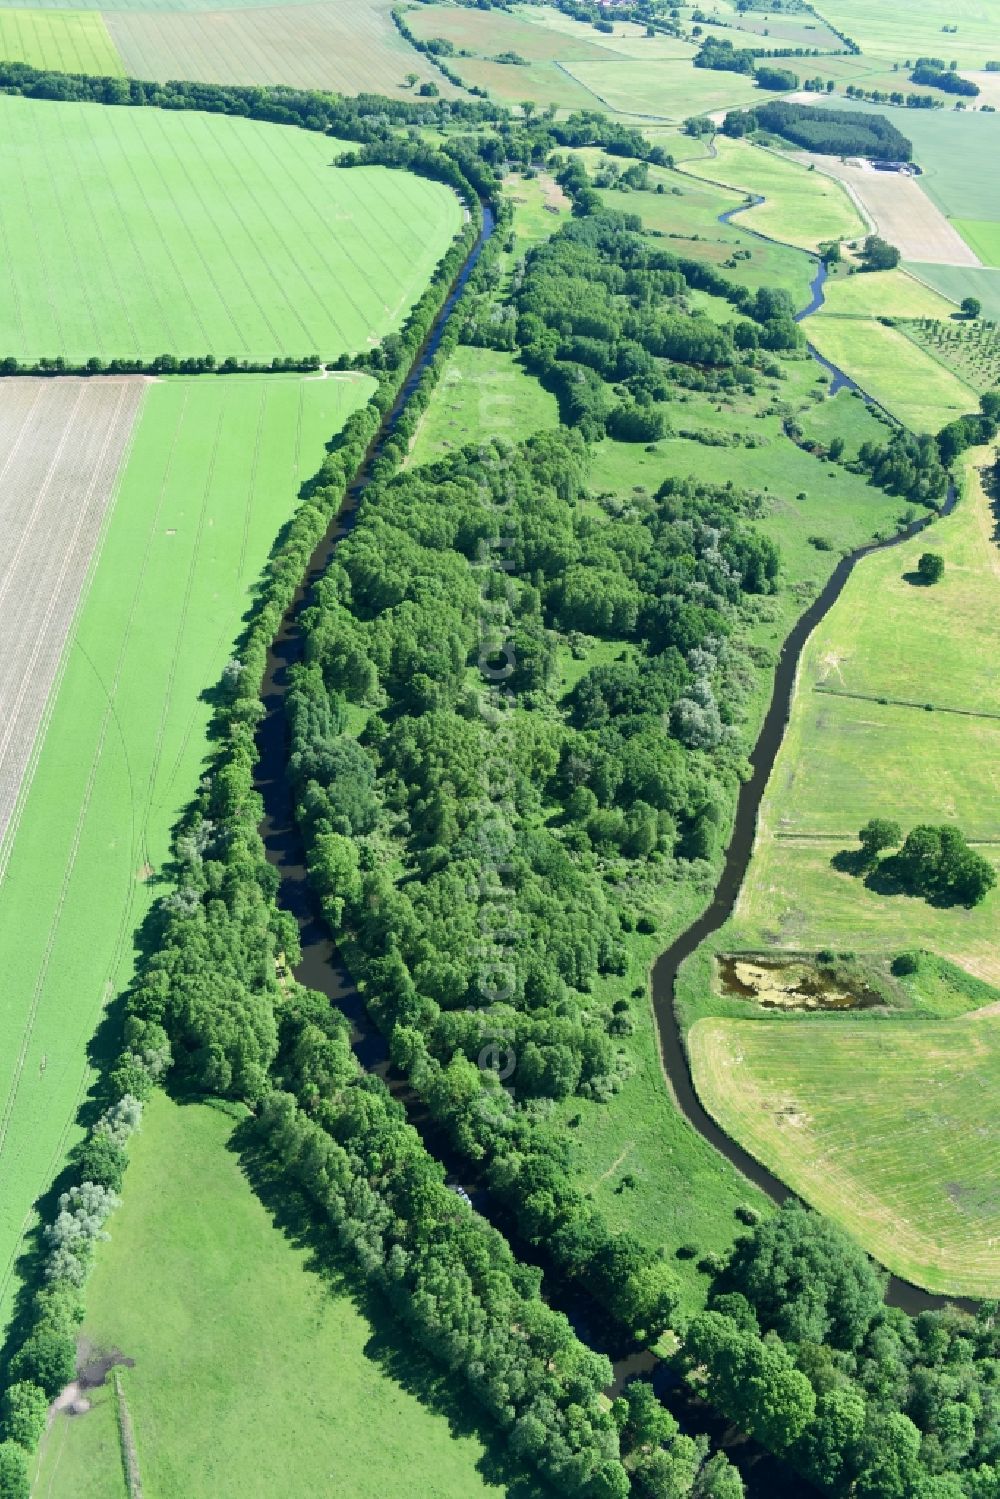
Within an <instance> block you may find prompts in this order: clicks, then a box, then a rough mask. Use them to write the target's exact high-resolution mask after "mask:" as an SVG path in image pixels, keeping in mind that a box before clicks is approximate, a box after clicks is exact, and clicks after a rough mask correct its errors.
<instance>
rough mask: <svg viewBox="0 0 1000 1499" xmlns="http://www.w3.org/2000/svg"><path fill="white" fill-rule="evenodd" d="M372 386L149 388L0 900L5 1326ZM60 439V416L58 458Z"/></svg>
mask: <svg viewBox="0 0 1000 1499" xmlns="http://www.w3.org/2000/svg"><path fill="white" fill-rule="evenodd" d="M371 388H372V383H371V381H370V380H368V379H366V378H364V377H359V376H351V375H345V376H339V377H331V378H329V379H319V378H309V379H300V378H296V377H275V378H265V377H261V378H257V377H252V376H246V377H242V378H241V377H234V378H232V379H225V378H215V379H209V380H208V381H205V380H202V381H201V382H200V383H199V382H198V381H197V380H175V381H171V382H169V383H155V382H154V383H147V384H146V386H145V389H146V396H145V401H144V404H143V408H142V412H141V415H140V417H139V420H138V424H137V426H136V430H135V433H134V437H133V442H132V448H131V452H130V455H129V459H128V463H127V465H126V467H125V469H124V471H123V474H122V477H121V481H120V485H119V488H118V493H117V496H116V498H115V499H114V502H113V512H112V514H111V517H110V521H109V524H108V527H107V534H106V536H105V538H104V542H103V547H102V550H101V556H100V562H99V565H98V566H97V567H96V568H95V570H94V576H93V580H92V582H91V584H90V588H89V591H88V593H87V597H86V599H85V601H84V603H83V605H82V607H81V610H80V615H79V619H78V622H77V625H76V628H75V629H74V631H73V633H72V636H71V639H70V642H69V644H68V647H67V654H66V659H65V665H64V669H63V674H62V679H61V682H60V684H59V690H58V693H57V694H56V697H55V700H54V703H53V705H52V709H51V715H50V718H49V722H48V727H47V732H46V734H45V738H44V742H43V743H42V744H41V747H40V752H39V754H38V757H37V764H36V765H35V766H34V774H33V776H32V779H31V785H30V788H29V789H28V793H27V795H26V797H25V798H24V801H23V806H22V807H21V811H20V818H19V823H18V831H17V835H16V836H15V837H14V838H13V839H12V840H11V844H10V848H9V851H8V858H7V861H6V867H5V871H4V877H3V883H2V885H0V965H2V971H3V974H4V1005H3V1007H2V1015H0V1179H2V1181H3V1183H4V1190H3V1195H2V1198H0V1314H2V1316H3V1317H4V1318H6V1316H7V1315H8V1314H9V1312H10V1295H11V1292H12V1288H13V1281H12V1271H13V1269H14V1265H15V1261H16V1257H17V1254H18V1248H19V1245H20V1242H21V1238H22V1235H23V1233H24V1231H25V1228H26V1227H27V1225H28V1224H29V1222H30V1220H31V1214H32V1204H33V1202H34V1201H35V1199H36V1197H37V1196H38V1195H39V1193H41V1192H43V1191H44V1189H45V1187H46V1185H47V1184H48V1183H49V1182H50V1181H51V1180H52V1178H53V1175H54V1174H55V1172H56V1171H57V1170H58V1169H59V1167H60V1164H61V1162H62V1159H63V1156H64V1153H65V1150H66V1148H67V1145H68V1143H69V1141H70V1134H71V1121H72V1119H73V1116H74V1113H75V1111H76V1108H77V1105H78V1103H79V1101H80V1099H81V1097H82V1094H83V1091H84V1089H85V1087H86V1083H87V1079H88V1076H89V1075H90V1074H89V1067H88V1064H87V1061H86V1056H87V1046H88V1043H89V1041H90V1039H91V1037H92V1036H93V1033H94V1028H95V1026H96V1024H97V1022H98V1020H99V1018H100V1015H101V1012H102V1009H103V1007H104V1005H105V1004H106V1003H107V1001H108V999H109V998H110V997H111V996H112V995H113V994H116V993H118V992H119V991H120V989H121V987H122V986H123V984H125V983H126V982H127V981H128V979H129V976H130V973H131V965H132V958H133V948H132V941H133V933H134V932H135V930H136V927H137V925H138V924H139V922H140V921H141V919H142V917H143V916H144V915H145V913H146V911H147V910H148V909H149V906H150V904H151V903H152V901H153V899H154V898H155V897H156V896H157V895H158V894H160V893H161V892H160V889H159V886H158V884H157V873H158V870H159V869H160V867H161V865H162V864H163V861H164V860H165V859H166V857H167V853H168V847H169V830H170V828H171V826H172V824H173V822H174V820H175V818H176V817H177V815H178V813H179V811H180V809H181V808H182V807H183V806H184V804H185V803H186V801H187V800H188V798H189V797H190V795H191V793H192V790H193V788H194V787H195V786H196V785H197V781H198V776H199V773H200V767H201V764H202V761H203V757H204V754H205V749H206V744H205V728H206V725H207V722H208V718H209V713H210V707H209V704H208V703H207V702H206V701H205V699H204V697H203V695H202V694H203V691H204V689H205V687H206V686H207V685H208V684H210V683H212V682H214V681H217V680H218V677H219V674H220V673H221V671H222V668H223V666H224V665H225V663H226V661H227V660H228V658H229V656H230V654H231V651H232V643H233V641H234V640H235V638H236V636H237V635H238V634H239V630H240V621H241V617H242V615H243V613H244V611H245V609H246V608H247V605H248V603H249V599H250V590H251V587H252V585H253V583H254V581H255V579H256V578H257V577H258V575H259V573H260V569H261V567H262V565H263V562H264V560H265V558H266V556H267V554H268V550H269V548H270V546H271V542H272V539H273V537H274V535H275V534H276V532H277V531H278V529H279V527H280V526H281V525H282V523H283V521H284V520H285V519H286V517H287V516H288V515H289V513H290V512H291V510H292V507H293V505H294V502H295V497H296V493H297V491H298V488H299V485H300V484H301V483H302V482H303V481H304V480H305V479H307V478H308V477H309V476H310V475H311V474H312V473H313V472H314V471H315V469H316V468H317V467H318V465H319V462H320V460H321V459H322V456H323V449H324V443H325V442H326V441H327V440H328V439H329V437H330V436H331V434H332V433H334V432H335V431H337V429H338V428H339V427H340V426H341V425H342V423H343V421H344V420H345V419H346V417H347V416H348V415H349V413H350V412H351V411H352V410H353V409H355V407H356V406H358V405H359V404H361V402H362V401H363V400H364V399H366V398H367V395H368V393H369V391H370V390H371ZM64 436H65V432H64V423H61V422H60V421H58V420H56V419H55V416H53V421H52V424H51V426H50V428H49V432H48V437H49V443H50V446H51V448H52V449H55V448H57V447H58V445H59V442H60V440H61V439H63V438H64Z"/></svg>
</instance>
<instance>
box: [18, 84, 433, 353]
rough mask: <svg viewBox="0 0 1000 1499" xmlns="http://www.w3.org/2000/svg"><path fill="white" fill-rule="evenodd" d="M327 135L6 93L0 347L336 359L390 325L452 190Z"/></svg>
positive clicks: (418, 275)
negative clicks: (356, 158) (366, 162)
mask: <svg viewBox="0 0 1000 1499" xmlns="http://www.w3.org/2000/svg"><path fill="white" fill-rule="evenodd" d="M342 149H345V148H343V147H341V145H340V143H339V142H337V141H334V140H331V139H330V137H329V136H325V135H322V134H319V133H318V132H312V131H308V130H302V129H297V128H293V127H289V126H279V125H271V124H261V123H259V122H257V121H252V120H245V119H238V118H234V117H229V116H223V115H206V114H199V113H195V112H178V111H167V110H161V109H153V108H145V109H143V108H131V109H107V108H103V107H101V106H100V105H97V104H63V103H50V102H48V101H46V100H36V99H23V98H13V97H4V98H0V169H2V172H3V180H4V185H5V186H4V192H3V194H2V195H0V236H2V240H3V245H4V251H5V253H4V256H3V259H4V262H5V268H2V269H0V354H3V355H7V354H14V355H17V356H18V357H20V358H38V357H39V356H43V355H48V356H51V355H55V354H60V355H62V356H63V357H64V358H66V359H67V360H69V361H72V362H82V361H85V360H87V359H88V358H90V357H91V356H92V355H98V356H100V357H102V358H105V359H109V358H115V357H123V358H124V357H142V358H146V359H152V358H155V357H156V356H157V355H159V354H163V353H170V354H176V355H180V356H190V355H204V354H213V355H215V357H216V358H217V359H218V360H220V361H221V360H222V359H225V358H226V357H227V356H230V355H235V356H237V357H239V358H247V359H253V360H267V361H270V360H271V359H272V358H273V357H274V356H275V355H294V356H299V357H301V356H304V355H309V354H319V355H320V356H321V357H322V358H327V359H329V358H334V357H335V356H336V355H338V354H340V353H343V352H344V351H346V350H352V349H363V348H366V347H367V346H369V345H370V344H372V343H374V342H376V341H377V340H378V339H379V338H381V336H382V335H383V334H384V333H386V332H388V331H389V330H390V329H393V328H397V327H398V326H399V324H400V322H401V321H402V319H403V318H404V317H405V315H406V313H407V311H408V310H409V308H410V307H411V306H412V304H413V303H414V302H415V301H416V299H417V297H418V296H419V295H420V294H421V292H422V291H423V289H424V287H425V286H426V284H427V281H428V279H429V277H430V274H431V272H432V270H433V268H434V266H435V264H436V263H437V261H438V260H439V259H440V257H441V256H442V255H443V254H444V252H445V250H446V249H447V247H448V245H449V243H450V241H451V238H452V236H453V235H454V234H455V233H456V232H457V230H458V229H459V227H460V224H461V208H460V205H459V202H458V199H457V198H456V196H455V194H454V193H453V192H452V191H451V190H450V189H449V188H447V187H445V186H444V185H443V184H442V183H438V182H429V181H427V180H426V179H424V178H421V177H416V176H413V175H412V174H411V173H406V172H392V171H389V170H387V169H386V168H384V167H363V168H356V169H354V170H339V169H337V168H335V167H333V166H332V165H331V161H332V159H333V158H334V157H335V156H336V155H337V154H338V153H339V152H340V151H341V150H342Z"/></svg>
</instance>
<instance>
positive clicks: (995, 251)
mask: <svg viewBox="0 0 1000 1499" xmlns="http://www.w3.org/2000/svg"><path fill="white" fill-rule="evenodd" d="M954 222H955V228H956V229H957V230H958V232H959V234H960V235H961V236H962V238H963V239H964V240H965V242H966V244H967V245H971V246H972V248H973V249H974V250H975V252H976V254H977V255H978V256H979V258H980V260H981V261H982V262H983V265H989V266H1000V223H997V222H996V221H995V220H990V219H987V220H983V219H956V220H955V221H954Z"/></svg>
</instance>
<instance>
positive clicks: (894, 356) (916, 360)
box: [806, 316, 979, 432]
mask: <svg viewBox="0 0 1000 1499" xmlns="http://www.w3.org/2000/svg"><path fill="white" fill-rule="evenodd" d="M806 331H807V333H808V336H809V338H810V340H811V341H812V343H814V344H815V346H816V348H817V349H818V350H819V352H820V353H821V354H823V355H825V357H826V358H827V359H829V360H831V361H832V362H833V363H834V364H836V365H839V366H840V368H841V369H844V370H846V371H847V373H848V374H849V375H850V376H851V377H852V378H853V379H854V380H856V381H857V382H858V384H859V385H860V386H861V388H862V389H863V390H866V391H867V392H868V394H869V395H870V396H874V398H875V400H876V401H879V402H880V403H881V404H882V405H883V406H885V407H886V409H887V410H888V411H891V412H892V414H893V416H895V417H897V418H898V419H899V421H901V422H903V423H904V425H905V426H907V427H910V428H912V430H913V431H914V432H938V431H940V429H941V428H942V427H943V426H944V425H945V423H946V422H950V421H951V420H952V419H953V418H954V417H956V416H961V415H962V414H963V413H964V412H967V411H975V409H976V407H977V406H978V404H979V398H978V396H977V394H976V392H975V391H974V390H972V389H971V388H970V387H969V386H968V385H966V384H965V383H964V382H963V381H961V380H959V379H958V377H957V376H956V375H953V374H952V373H951V371H950V370H947V369H945V367H944V366H943V365H941V364H939V363H938V362H937V360H935V359H932V358H931V357H930V355H929V354H925V353H924V351H923V349H919V348H917V346H916V344H914V343H911V341H910V340H909V339H908V338H907V337H906V335H905V333H902V332H900V330H899V329H898V328H889V327H886V326H885V324H884V323H879V322H876V321H875V319H874V318H868V319H866V318H860V317H829V316H828V317H815V318H810V320H809V323H808V325H807V329H806Z"/></svg>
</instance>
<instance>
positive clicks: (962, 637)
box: [737, 454, 1000, 982]
mask: <svg viewBox="0 0 1000 1499" xmlns="http://www.w3.org/2000/svg"><path fill="white" fill-rule="evenodd" d="M981 457H982V454H974V455H973V459H975V458H980V459H981ZM971 461H972V460H970V462H971ZM927 549H932V550H934V551H937V552H939V553H940V554H941V555H942V556H943V557H944V558H945V575H944V578H943V580H942V582H941V583H939V584H937V585H936V586H935V588H934V589H921V588H918V587H915V586H914V585H913V584H912V583H911V582H910V581H909V579H908V576H907V575H908V574H911V573H912V571H913V569H914V567H915V565H916V561H917V558H918V557H919V555H920V553H921V552H922V551H924V550H927ZM998 571H1000V569H998V559H997V554H996V549H995V544H994V542H993V539H992V521H991V517H990V515H989V511H988V507H987V502H986V499H985V496H984V495H983V494H982V491H981V490H980V489H979V487H978V483H977V482H976V481H975V479H973V480H972V481H970V483H969V486H968V490H967V493H966V494H965V496H964V498H963V499H962V501H961V502H960V504H959V506H958V508H957V509H956V511H955V512H954V513H953V514H952V515H951V516H949V517H947V518H945V519H942V520H939V521H937V522H936V523H935V524H934V526H933V527H932V529H931V531H930V532H929V533H926V534H925V535H924V536H921V537H916V538H914V540H912V541H910V542H906V543H904V544H903V545H902V546H901V547H899V548H898V549H894V550H892V551H889V552H883V553H881V554H879V555H877V556H873V557H870V558H866V559H865V561H864V562H863V563H861V564H860V565H859V567H858V569H857V570H856V571H855V573H854V575H853V577H852V578H851V580H850V581H849V583H848V585H847V588H846V589H845V591H844V593H843V595H842V596H841V598H840V599H839V600H838V602H837V604H836V605H835V606H834V608H833V609H832V611H831V612H830V614H829V615H828V616H827V617H826V619H825V620H824V621H823V622H822V624H821V625H820V626H819V627H818V629H817V630H816V632H815V633H814V635H813V636H812V637H811V639H810V641H809V643H808V645H807V647H806V650H805V653H804V655H803V659H802V663H801V666H800V672H799V687H798V691H797V694H796V699H795V702H794V704H793V709H792V715H791V720H790V723H789V728H788V731H787V734H786V737H785V742H784V744H783V745H782V748H781V751H780V753H779V756H778V759H777V762H776V764H775V769H774V771H773V773H772V777H771V781H770V783H769V786H768V790H767V793H766V796H765V800H764V804H763V806H762V809H761V817H760V832H759V836H758V842H757V848H756V851H755V854H754V858H753V861H752V863H751V866H750V870H749V872H748V876H747V880H746V882H745V884H744V888H743V891H742V893H741V896H740V901H739V906H738V912H737V914H738V918H739V925H740V928H741V931H743V935H744V936H745V938H746V940H747V941H748V942H749V943H750V944H751V945H753V944H755V943H759V942H761V941H763V942H765V943H774V944H776V945H779V946H793V947H805V948H817V947H822V946H834V947H850V948H854V949H858V950H863V951H871V950H878V949H882V950H891V949H899V948H907V947H929V948H931V949H932V950H934V951H936V952H939V953H941V954H943V955H946V956H948V957H950V958H952V959H954V960H955V961H957V962H960V963H962V964H963V965H964V966H966V967H967V968H969V969H970V970H971V971H972V972H973V973H975V974H977V975H979V976H980V977H982V978H986V979H990V980H992V981H994V982H995V981H997V980H998V979H1000V966H998V963H997V958H996V950H995V947H996V945H995V932H996V909H997V897H996V896H995V895H990V896H988V897H987V899H986V901H985V902H984V904H983V905H981V906H979V907H977V908H975V909H973V910H965V909H964V908H963V907H948V908H941V907H934V906H930V905H928V903H927V902H926V901H924V900H922V899H918V898H915V897H911V896H905V895H893V896H886V895H881V894H877V893H875V892H874V891H873V890H871V889H869V888H868V887H866V886H865V884H864V883H863V882H862V881H861V880H860V879H859V878H857V877H856V876H854V875H851V874H847V873H843V872H841V871H839V870H837V869H836V868H834V867H833V866H832V864H831V859H832V857H833V856H834V855H835V854H836V853H837V851H838V848H842V847H851V846H853V841H852V840H851V839H849V838H845V839H843V841H841V835H843V834H850V833H855V834H856V831H857V829H858V828H859V827H860V826H861V825H862V823H863V822H865V821H866V820H867V818H869V817H871V816H889V817H892V818H894V819H896V820H897V821H899V822H900V823H901V824H903V826H904V829H908V828H909V827H911V826H913V825H915V824H916V823H918V822H928V821H930V822H935V821H937V822H944V821H947V822H957V823H958V824H959V826H961V827H962V828H963V830H964V831H965V833H966V834H967V836H968V837H970V838H973V839H977V840H981V847H980V849H979V851H980V852H981V853H982V854H983V855H984V856H986V857H987V858H989V859H991V860H992V861H996V862H998V863H1000V846H998V845H997V844H996V843H995V842H994V841H992V840H996V839H997V838H1000V817H998V815H997V812H996V808H997V806H998V805H1000V799H998V797H1000V771H998V769H997V767H998V765H1000V724H998V723H997V722H996V720H994V719H989V718H967V717H964V716H960V715H958V714H954V713H936V712H926V711H925V712H919V711H916V710H914V709H913V708H907V707H898V706H894V705H892V704H891V703H887V704H881V703H878V702H871V701H855V700H851V699H845V698H840V697H836V696H833V695H832V694H829V693H825V694H824V693H817V692H815V691H814V690H813V688H814V687H815V685H816V684H817V683H822V682H825V683H828V684H829V685H832V686H838V687H843V688H845V689H846V690H848V691H859V692H865V693H871V694H873V695H874V696H875V697H878V696H881V695H884V696H887V697H888V696H895V697H905V698H907V699H910V700H921V699H922V700H924V701H934V700H936V701H938V702H940V704H941V705H942V706H944V707H972V708H974V709H979V710H985V711H988V712H995V711H997V709H998V708H1000V689H998V687H997V682H996V673H995V671H994V670H993V655H994V652H993V646H992V638H991V633H990V631H991V620H992V619H993V618H994V617H995V612H996V607H997V605H998V604H1000V576H998ZM779 833H785V834H787V833H797V834H801V835H813V836H812V837H800V838H795V839H792V838H788V837H777V836H775V835H776V834H779Z"/></svg>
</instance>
